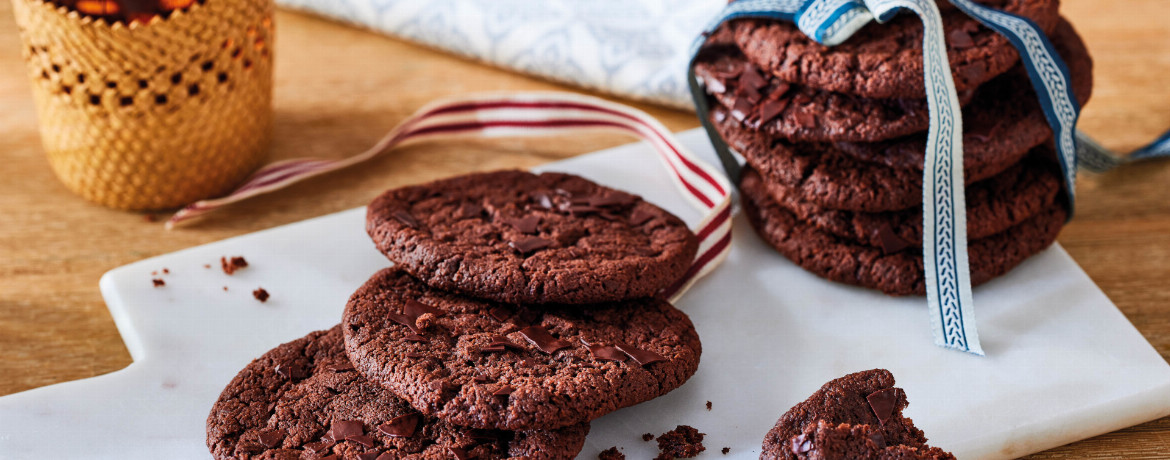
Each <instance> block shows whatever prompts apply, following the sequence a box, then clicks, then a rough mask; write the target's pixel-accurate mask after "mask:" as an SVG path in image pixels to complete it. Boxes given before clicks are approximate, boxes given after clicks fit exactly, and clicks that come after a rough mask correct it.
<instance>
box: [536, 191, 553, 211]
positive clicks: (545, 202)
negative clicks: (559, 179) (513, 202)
mask: <svg viewBox="0 0 1170 460" xmlns="http://www.w3.org/2000/svg"><path fill="white" fill-rule="evenodd" d="M533 198H535V199H536V204H538V205H540V207H542V208H544V209H552V208H553V202H552V198H549V197H548V195H547V194H544V193H537V194H536V195H533Z"/></svg>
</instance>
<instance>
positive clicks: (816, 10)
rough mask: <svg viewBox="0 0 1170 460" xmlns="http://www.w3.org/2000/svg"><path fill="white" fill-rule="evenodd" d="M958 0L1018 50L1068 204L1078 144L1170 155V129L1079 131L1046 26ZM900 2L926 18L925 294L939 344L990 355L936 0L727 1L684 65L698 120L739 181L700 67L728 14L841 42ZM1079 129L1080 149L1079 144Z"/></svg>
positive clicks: (1088, 151) (1102, 153) (1108, 158)
mask: <svg viewBox="0 0 1170 460" xmlns="http://www.w3.org/2000/svg"><path fill="white" fill-rule="evenodd" d="M950 2H951V4H953V5H954V6H955V7H957V8H958V9H959V10H961V11H962V12H964V13H966V14H967V15H968V16H971V17H972V18H974V19H975V20H977V21H979V22H980V23H982V24H983V25H984V26H986V27H988V28H990V29H992V30H994V31H996V32H998V33H999V34H1000V35H1003V36H1004V37H1005V38H1007V39H1008V41H1010V42H1011V43H1012V45H1013V46H1014V47H1015V48H1016V50H1017V51H1018V52H1019V54H1020V59H1021V61H1022V62H1023V64H1024V67H1025V68H1026V70H1027V72H1028V76H1029V78H1030V80H1031V82H1032V86H1033V88H1034V89H1035V92H1036V94H1037V97H1038V98H1039V101H1040V106H1041V107H1042V108H1043V110H1044V115H1045V117H1046V118H1047V120H1048V123H1049V125H1051V127H1052V132H1053V134H1054V136H1055V140H1056V147H1057V152H1058V154H1057V157H1058V159H1059V160H1060V166H1061V169H1062V172H1063V176H1064V181H1065V187H1064V189H1065V192H1066V193H1067V196H1068V203H1069V207H1070V213H1069V215H1070V216H1071V215H1072V212H1071V210H1072V209H1073V208H1074V207H1075V206H1074V205H1075V203H1076V201H1075V200H1076V195H1075V193H1076V187H1075V182H1076V174H1077V158H1078V153H1079V155H1080V156H1081V159H1082V160H1084V161H1085V163H1086V165H1087V167H1088V168H1089V169H1091V170H1094V171H1104V170H1107V169H1111V168H1113V167H1116V166H1117V165H1120V164H1122V163H1125V162H1128V161H1134V160H1137V159H1145V158H1154V157H1159V156H1170V133H1167V134H1166V135H1163V136H1162V137H1161V138H1159V139H1158V141H1156V142H1154V143H1153V144H1151V145H1150V146H1147V147H1145V148H1143V149H1141V150H1139V151H1138V152H1135V153H1134V154H1133V155H1130V156H1129V157H1126V158H1124V159H1123V158H1121V157H1119V156H1117V155H1115V154H1113V153H1112V152H1109V151H1108V150H1106V149H1104V148H1102V147H1101V146H1100V145H1098V144H1097V143H1095V142H1092V140H1091V139H1088V137H1087V136H1085V135H1083V134H1081V133H1078V132H1077V131H1076V123H1077V118H1078V117H1079V115H1080V106H1079V104H1077V101H1076V98H1075V96H1074V95H1073V93H1072V88H1071V79H1070V78H1069V71H1068V68H1067V67H1066V66H1065V64H1064V61H1063V60H1062V59H1061V57H1060V55H1058V54H1057V53H1056V51H1055V50H1054V49H1053V47H1052V43H1051V42H1050V41H1049V39H1048V37H1047V36H1046V35H1045V34H1044V32H1043V31H1042V30H1041V29H1040V28H1039V27H1038V26H1037V25H1036V24H1035V23H1034V22H1032V21H1031V20H1030V19H1027V18H1024V17H1021V16H1018V15H1014V14H1010V13H1006V12H1003V11H999V10H996V9H993V8H989V7H986V6H983V5H980V4H977V3H975V2H974V1H972V0H950ZM900 11H910V12H913V13H914V14H916V15H917V16H918V17H919V18H920V19H921V20H922V24H923V29H924V34H923V43H922V58H923V64H924V65H923V72H924V75H923V78H924V81H925V83H926V94H925V97H926V99H927V103H928V107H929V109H930V127H929V129H928V131H927V141H926V161H925V167H924V168H923V181H922V185H923V187H922V193H923V197H922V208H923V209H922V214H923V219H922V221H923V242H922V247H923V262H924V269H925V274H926V297H927V302H928V305H929V308H928V309H929V310H930V319H931V328H932V330H933V333H934V341H935V344H937V345H939V346H942V347H946V348H953V349H956V350H961V351H965V352H968V353H973V354H977V355H983V348H982V347H981V346H980V343H979V333H978V331H977V330H976V327H975V314H974V301H973V300H972V295H971V274H970V270H969V264H968V260H967V222H966V219H967V205H966V201H965V197H966V194H965V191H964V190H965V186H964V180H963V121H962V111H961V107H960V105H959V98H958V93H957V92H956V91H955V84H954V80H953V78H952V76H951V69H950V64H949V61H948V60H947V48H946V42H945V41H944V36H945V34H944V31H943V23H942V16H941V15H940V14H939V10H938V5H936V4H935V2H934V1H933V0H864V1H862V0H738V1H734V2H732V3H730V4H728V5H727V6H726V7H725V8H724V9H723V11H722V12H721V13H720V14H719V16H718V17H717V18H716V19H715V20H714V21H712V22H711V23H710V24H709V25H708V26H707V28H706V30H705V32H704V33H703V34H702V35H701V36H700V37H698V39H696V40H695V42H694V44H693V45H692V47H691V63H690V67H689V70H688V74H687V81H688V83H689V85H690V89H691V95H692V97H693V98H694V101H695V106H696V109H697V111H698V114H699V120H700V121H701V122H702V124H703V127H704V128H706V130H707V134H708V136H709V137H710V138H711V142H712V144H713V145H714V147H715V150H716V152H718V153H719V156H720V160H721V161H722V163H723V167H724V169H725V170H726V171H727V172H728V175H729V176H731V178H732V180H733V181H738V178H739V173H740V169H741V166H740V164H739V161H738V160H737V159H736V158H735V157H734V156H732V155H731V153H730V150H729V148H728V146H727V144H726V143H725V142H724V141H723V139H722V137H721V136H720V135H719V134H718V132H716V131H715V128H714V127H713V126H712V125H711V123H710V121H709V120H708V119H707V112H708V110H709V107H708V103H707V97H706V95H705V94H704V92H703V90H702V88H701V87H700V84H701V83H700V81H699V80H698V79H697V78H696V77H695V71H694V64H695V58H696V57H697V56H698V52H699V50H700V49H701V48H702V46H703V45H704V43H705V42H706V39H707V36H708V35H710V34H711V33H713V32H714V31H715V29H716V28H718V27H719V26H720V25H721V24H723V23H724V22H726V21H729V20H732V19H740V18H760V19H773V20H780V21H786V22H792V23H794V24H796V26H797V27H798V28H799V29H800V31H801V32H803V33H804V34H805V35H808V36H809V37H810V38H812V39H813V40H815V41H817V42H818V43H821V44H823V45H826V46H834V45H837V44H840V43H842V42H844V41H845V40H848V39H849V37H850V36H852V35H853V33H855V32H856V31H857V30H859V29H861V28H862V27H863V26H865V25H866V24H868V23H869V22H870V21H877V22H879V23H881V22H885V21H888V20H889V19H891V18H893V17H894V15H896V14H897V13H898V12H900ZM1078 139H1079V140H1080V141H1081V142H1080V151H1079V152H1078V142H1077V141H1078Z"/></svg>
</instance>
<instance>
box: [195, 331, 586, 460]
mask: <svg viewBox="0 0 1170 460" xmlns="http://www.w3.org/2000/svg"><path fill="white" fill-rule="evenodd" d="M588 432H589V425H588V424H577V425H572V426H569V427H566V428H562V429H559V430H535V431H517V432H512V431H498V430H474V429H469V428H465V427H461V426H456V425H452V424H449V423H446V422H443V421H440V420H438V419H435V418H434V417H429V416H426V415H423V414H420V413H418V411H415V410H414V409H413V408H411V407H410V405H409V404H407V403H406V402H405V401H403V400H401V399H399V398H398V397H396V396H394V395H393V393H390V392H388V391H385V390H384V389H382V388H381V387H379V386H378V385H375V384H373V383H371V382H369V381H367V380H365V379H364V378H363V377H362V376H361V375H360V374H359V373H358V372H357V371H356V370H355V369H354V367H353V366H352V365H351V364H350V362H349V360H348V358H346V355H345V347H344V344H343V338H342V334H341V329H340V326H338V327H334V328H333V329H330V330H327V331H318V332H313V333H311V334H309V335H307V336H305V337H303V338H300V339H297V340H294V341H292V342H289V343H286V344H284V345H280V346H278V347H276V348H275V349H273V350H271V351H269V352H268V353H265V354H264V355H263V356H261V357H260V358H257V359H256V360H255V361H252V363H251V364H248V366H247V367H245V368H244V369H243V370H242V371H240V373H239V375H237V376H236V377H235V378H234V379H232V381H231V383H229V384H228V386H227V388H225V389H224V390H223V393H222V394H221V395H220V396H219V400H218V401H216V403H215V405H214V406H213V407H212V409H211V415H210V416H209V417H208V418H207V446H208V448H210V450H211V454H212V456H213V457H214V458H216V459H236V458H272V459H283V458H289V459H300V458H325V457H327V456H329V455H335V456H337V458H344V459H347V460H348V459H359V458H360V459H365V458H370V459H377V458H415V459H435V460H439V459H443V460H446V459H449V458H451V457H453V456H455V457H458V458H472V457H474V458H482V459H489V458H508V457H528V458H546V459H569V458H573V457H574V456H576V454H577V453H578V452H579V451H580V450H581V447H582V446H583V445H584V443H585V435H586V434H588ZM456 452H458V454H456ZM460 455H462V457H461V456H460Z"/></svg>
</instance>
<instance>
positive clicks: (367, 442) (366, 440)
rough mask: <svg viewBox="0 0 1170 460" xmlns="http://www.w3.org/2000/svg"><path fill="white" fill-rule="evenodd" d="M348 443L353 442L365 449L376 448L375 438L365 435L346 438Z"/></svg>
mask: <svg viewBox="0 0 1170 460" xmlns="http://www.w3.org/2000/svg"><path fill="white" fill-rule="evenodd" d="M345 440H346V441H353V442H356V443H358V444H361V445H363V446H365V447H374V438H373V437H370V436H366V435H364V434H354V435H349V436H346V437H345Z"/></svg>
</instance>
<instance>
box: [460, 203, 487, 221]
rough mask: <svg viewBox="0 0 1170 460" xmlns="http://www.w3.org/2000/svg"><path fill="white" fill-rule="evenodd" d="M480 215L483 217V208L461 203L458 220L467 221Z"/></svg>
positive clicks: (473, 204)
mask: <svg viewBox="0 0 1170 460" xmlns="http://www.w3.org/2000/svg"><path fill="white" fill-rule="evenodd" d="M481 215H483V206H480V205H478V204H475V203H463V205H462V206H460V207H459V218H460V219H469V218H472V217H479V216H481Z"/></svg>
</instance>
